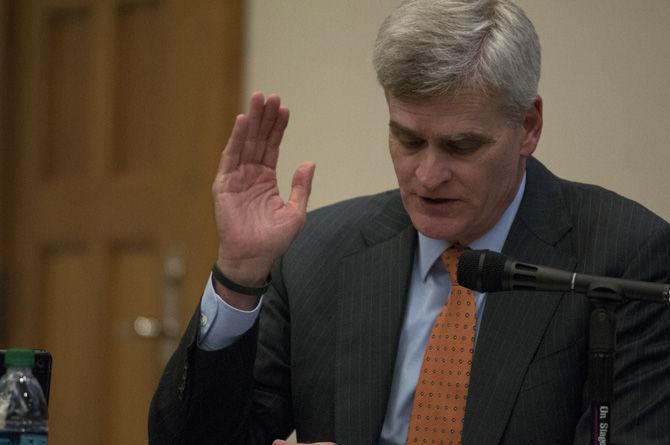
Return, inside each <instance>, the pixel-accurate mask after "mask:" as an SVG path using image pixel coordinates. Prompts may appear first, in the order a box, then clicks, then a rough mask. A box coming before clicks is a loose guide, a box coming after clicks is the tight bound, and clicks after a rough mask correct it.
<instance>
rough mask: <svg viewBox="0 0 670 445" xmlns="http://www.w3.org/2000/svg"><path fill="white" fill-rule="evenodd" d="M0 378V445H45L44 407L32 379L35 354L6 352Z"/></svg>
mask: <svg viewBox="0 0 670 445" xmlns="http://www.w3.org/2000/svg"><path fill="white" fill-rule="evenodd" d="M5 366H6V368H7V373H6V374H5V375H4V376H2V378H0V445H46V443H47V431H48V430H47V418H48V415H47V403H46V399H45V398H44V392H42V387H41V386H40V384H39V382H38V381H37V379H36V378H35V377H34V376H33V366H35V353H34V352H33V351H32V350H30V349H9V350H8V351H7V353H6V354H5Z"/></svg>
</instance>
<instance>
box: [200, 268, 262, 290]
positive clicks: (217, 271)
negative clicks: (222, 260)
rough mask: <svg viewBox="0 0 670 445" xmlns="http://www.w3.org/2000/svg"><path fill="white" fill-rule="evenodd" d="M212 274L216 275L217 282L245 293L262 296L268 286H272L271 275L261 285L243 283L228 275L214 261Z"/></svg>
mask: <svg viewBox="0 0 670 445" xmlns="http://www.w3.org/2000/svg"><path fill="white" fill-rule="evenodd" d="M212 276H213V277H214V280H216V282H218V283H219V284H222V285H223V286H224V287H226V288H227V289H230V290H231V291H233V292H235V293H238V294H243V295H255V296H261V295H263V294H264V293H265V292H267V290H268V288H269V287H270V276H269V275H268V276H267V277H266V278H265V280H264V282H263V284H261V285H247V284H241V283H238V282H236V281H234V280H233V279H231V278H229V277H227V276H226V275H225V274H224V273H223V271H222V270H221V268H220V267H219V265H218V264H217V263H214V265H213V266H212Z"/></svg>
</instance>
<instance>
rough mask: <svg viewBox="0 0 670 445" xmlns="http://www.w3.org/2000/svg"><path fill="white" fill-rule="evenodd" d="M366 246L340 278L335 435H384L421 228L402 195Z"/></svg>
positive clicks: (344, 438)
mask: <svg viewBox="0 0 670 445" xmlns="http://www.w3.org/2000/svg"><path fill="white" fill-rule="evenodd" d="M363 237H364V239H365V240H366V247H364V248H363V249H362V250H360V251H358V252H356V253H354V254H352V255H350V256H348V257H345V258H344V259H343V260H342V261H341V264H340V270H339V280H338V314H337V317H338V323H337V326H338V338H337V348H336V361H335V363H336V365H335V366H336V378H335V436H336V438H337V441H338V442H339V443H376V442H377V441H378V440H379V434H380V432H381V428H382V424H383V421H384V414H385V412H386V404H387V401H388V397H389V390H390V387H391V382H392V379H393V368H394V362H395V356H396V352H397V345H398V337H399V335H400V330H401V328H402V322H403V316H404V311H405V302H406V294H407V288H408V283H409V279H410V273H411V267H412V255H413V251H414V244H415V242H416V232H415V231H414V229H413V228H412V226H411V224H410V222H409V218H408V217H407V215H406V214H405V212H404V211H403V210H402V205H401V204H400V199H399V198H398V199H396V200H394V202H393V204H392V205H390V206H389V207H388V208H387V209H386V211H383V212H381V213H380V216H379V217H378V218H376V219H375V220H374V221H372V222H371V223H370V224H369V225H368V226H367V227H366V228H365V229H364V230H363Z"/></svg>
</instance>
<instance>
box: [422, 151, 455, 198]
mask: <svg viewBox="0 0 670 445" xmlns="http://www.w3.org/2000/svg"><path fill="white" fill-rule="evenodd" d="M415 175H416V179H417V180H418V181H419V183H420V184H421V185H422V186H423V187H424V188H425V189H426V190H435V189H436V188H438V187H439V186H440V185H441V184H443V183H444V182H447V181H449V179H451V170H450V169H449V162H448V160H447V159H446V156H445V155H444V154H443V153H440V152H439V151H438V150H436V149H434V148H433V147H427V148H426V150H425V151H424V152H423V154H422V157H421V159H420V161H419V165H418V166H417V168H416V171H415Z"/></svg>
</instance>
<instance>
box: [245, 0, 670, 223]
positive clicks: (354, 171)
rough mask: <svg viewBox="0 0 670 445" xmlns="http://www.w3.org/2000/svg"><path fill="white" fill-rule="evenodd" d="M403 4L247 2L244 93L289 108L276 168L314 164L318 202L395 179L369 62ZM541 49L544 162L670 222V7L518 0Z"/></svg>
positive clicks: (385, 0)
mask: <svg viewBox="0 0 670 445" xmlns="http://www.w3.org/2000/svg"><path fill="white" fill-rule="evenodd" d="M397 3H398V0H338V1H332V0H282V1H276V0H249V1H248V10H247V18H248V25H249V26H248V28H247V32H248V35H247V51H246V61H245V72H246V77H245V85H246V86H245V96H247V95H248V93H249V92H250V91H252V90H256V89H259V90H263V91H265V92H268V93H269V92H278V93H280V94H281V95H282V97H283V99H284V101H285V103H286V104H287V105H288V106H289V107H290V108H291V113H292V117H291V123H290V126H289V130H288V133H287V136H286V138H285V143H284V145H283V147H282V157H281V161H280V166H279V177H280V185H281V186H282V190H287V187H288V185H289V184H290V176H291V174H292V171H293V168H294V167H295V166H297V165H298V164H299V163H300V162H302V161H304V160H313V161H315V162H316V163H317V173H316V178H315V184H314V190H313V194H312V201H311V207H312V208H315V207H319V206H322V205H325V204H327V203H330V202H333V201H336V200H339V199H342V198H346V197H351V196H355V195H359V194H362V193H373V192H375V191H380V190H383V189H387V188H390V187H394V186H395V176H394V173H393V170H392V166H391V163H390V161H389V159H388V154H387V150H386V123H387V111H386V107H385V102H384V99H383V96H382V93H381V90H380V89H379V87H378V86H377V85H376V81H375V77H374V72H373V70H372V67H371V61H370V58H371V49H372V44H373V41H374V37H375V35H376V30H377V28H378V26H379V24H380V22H381V21H382V19H383V17H384V16H385V15H386V14H387V13H388V12H389V11H390V10H391V8H392V7H393V5H395V4H397ZM519 4H521V6H522V7H524V8H525V9H526V12H527V13H528V15H529V16H530V18H531V20H533V22H534V23H535V25H536V28H537V30H538V33H539V35H540V40H541V42H542V46H543V69H542V81H541V83H540V94H541V95H542V96H543V98H544V103H545V127H544V134H543V137H542V140H541V142H540V146H539V147H538V151H537V152H536V154H537V157H538V158H539V159H540V160H542V161H543V162H545V163H546V164H547V165H548V166H549V167H550V168H552V169H553V170H554V171H555V172H556V173H558V174H559V175H561V176H563V177H566V178H569V179H573V180H577V181H586V182H592V183H597V184H600V185H603V186H605V187H608V188H611V189H614V190H616V191H617V192H619V193H621V194H624V195H626V196H629V197H631V198H633V199H635V200H638V201H640V202H641V203H643V204H644V205H646V206H648V207H650V208H651V209H652V210H654V211H656V212H657V213H659V214H660V215H661V216H663V217H664V218H666V219H670V197H667V194H666V191H668V190H670V175H668V174H667V173H666V169H667V167H668V166H670V117H669V114H668V106H669V105H670V88H669V87H668V84H667V82H668V81H667V79H670V44H668V40H667V30H668V29H670V2H668V1H667V0H644V1H639V2H630V1H628V0H585V1H577V0H562V1H560V2H557V1H554V0H520V1H519Z"/></svg>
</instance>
